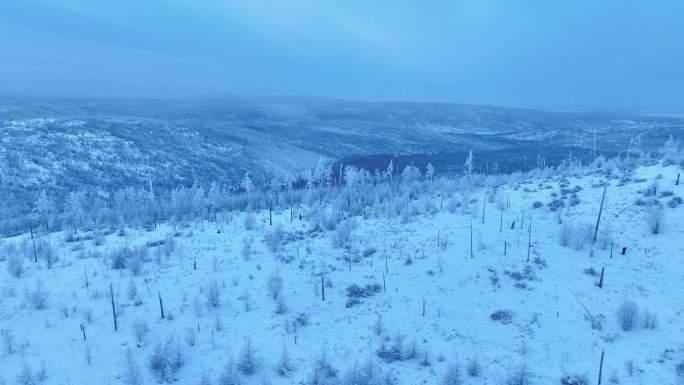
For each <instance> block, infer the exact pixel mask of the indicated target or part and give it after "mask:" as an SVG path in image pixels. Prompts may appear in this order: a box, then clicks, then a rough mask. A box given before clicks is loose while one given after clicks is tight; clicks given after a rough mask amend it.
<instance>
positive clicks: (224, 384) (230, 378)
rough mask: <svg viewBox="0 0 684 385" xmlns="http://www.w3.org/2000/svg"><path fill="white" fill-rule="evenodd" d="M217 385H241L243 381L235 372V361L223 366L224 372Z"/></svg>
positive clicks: (229, 361)
mask: <svg viewBox="0 0 684 385" xmlns="http://www.w3.org/2000/svg"><path fill="white" fill-rule="evenodd" d="M216 384H217V385H240V384H242V381H241V380H240V376H239V375H238V373H237V372H236V371H235V363H234V362H233V360H232V359H231V360H228V362H227V363H226V364H225V365H224V366H223V370H222V371H221V374H220V375H219V378H218V380H217V381H216Z"/></svg>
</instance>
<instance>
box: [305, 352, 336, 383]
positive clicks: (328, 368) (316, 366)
mask: <svg viewBox="0 0 684 385" xmlns="http://www.w3.org/2000/svg"><path fill="white" fill-rule="evenodd" d="M338 376H339V375H338V370H337V369H335V368H334V367H333V366H332V365H331V364H330V362H328V360H327V359H326V357H325V355H323V356H322V357H321V358H320V359H317V360H315V361H314V363H313V367H312V368H311V373H310V374H309V376H308V378H307V380H306V383H305V385H338V384H339V383H340V379H339V378H338Z"/></svg>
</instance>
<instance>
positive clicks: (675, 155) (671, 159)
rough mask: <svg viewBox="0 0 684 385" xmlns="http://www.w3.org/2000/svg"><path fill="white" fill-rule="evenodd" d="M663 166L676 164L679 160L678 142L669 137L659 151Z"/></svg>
mask: <svg viewBox="0 0 684 385" xmlns="http://www.w3.org/2000/svg"><path fill="white" fill-rule="evenodd" d="M660 153H661V155H662V156H663V161H664V162H665V164H671V163H677V162H678V161H679V160H680V156H679V141H678V140H675V138H674V137H673V136H672V135H670V137H669V138H668V139H667V140H666V141H665V144H664V145H663V148H662V149H661V150H660Z"/></svg>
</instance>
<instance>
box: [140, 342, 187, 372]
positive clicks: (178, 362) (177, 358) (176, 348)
mask: <svg viewBox="0 0 684 385" xmlns="http://www.w3.org/2000/svg"><path fill="white" fill-rule="evenodd" d="M183 365H185V358H184V356H183V351H182V349H181V346H180V344H179V343H178V342H176V340H175V338H169V339H168V340H167V341H166V342H165V343H161V342H158V343H157V344H156V345H155V347H154V350H153V351H152V354H151V355H150V357H149V361H148V367H149V369H150V371H151V372H152V374H153V375H154V377H155V378H156V379H157V382H159V383H164V382H173V381H174V380H175V378H174V376H175V374H176V373H177V372H178V370H180V369H181V368H182V367H183Z"/></svg>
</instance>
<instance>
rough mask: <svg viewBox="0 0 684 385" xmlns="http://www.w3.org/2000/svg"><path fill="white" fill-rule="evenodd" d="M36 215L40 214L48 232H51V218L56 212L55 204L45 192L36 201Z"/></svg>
mask: <svg viewBox="0 0 684 385" xmlns="http://www.w3.org/2000/svg"><path fill="white" fill-rule="evenodd" d="M34 211H35V213H36V214H38V215H39V216H40V218H41V221H43V223H44V225H45V229H46V230H48V231H49V230H50V225H49V223H50V221H49V217H50V215H52V214H53V213H54V211H55V202H54V201H53V200H52V199H51V198H50V197H49V196H48V195H47V193H46V192H45V190H42V191H41V192H40V195H39V196H38V200H37V201H36V207H35V209H34Z"/></svg>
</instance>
